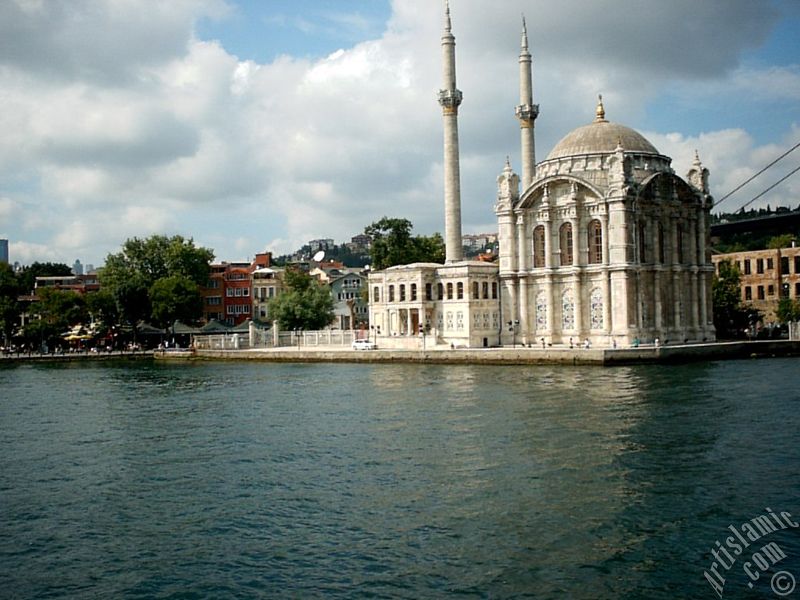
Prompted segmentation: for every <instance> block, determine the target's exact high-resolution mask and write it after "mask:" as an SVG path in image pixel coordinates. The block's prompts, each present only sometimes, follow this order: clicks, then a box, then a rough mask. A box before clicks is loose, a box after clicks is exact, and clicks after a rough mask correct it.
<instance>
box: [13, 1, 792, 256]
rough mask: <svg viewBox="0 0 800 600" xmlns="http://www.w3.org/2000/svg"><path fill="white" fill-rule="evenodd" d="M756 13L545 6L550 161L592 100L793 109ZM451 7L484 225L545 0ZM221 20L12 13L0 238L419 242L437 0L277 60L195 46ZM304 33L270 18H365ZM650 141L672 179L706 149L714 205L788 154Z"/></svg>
mask: <svg viewBox="0 0 800 600" xmlns="http://www.w3.org/2000/svg"><path fill="white" fill-rule="evenodd" d="M758 7H760V8H757V7H756V5H755V4H754V3H752V2H750V1H749V0H730V1H728V2H725V3H724V9H723V8H721V4H720V3H717V2H706V3H700V4H697V3H696V2H694V0H675V1H673V2H669V3H641V2H638V1H635V0H615V1H614V2H612V1H611V0H606V1H603V2H592V3H586V2H583V1H579V0H565V2H562V3H560V4H558V6H556V5H548V6H541V7H537V10H536V14H530V13H529V14H528V17H529V20H528V26H529V32H530V38H531V46H532V51H533V53H534V77H535V81H536V96H537V101H538V102H540V103H541V116H540V118H539V120H538V121H537V153H538V155H539V157H540V158H543V157H544V156H545V155H546V154H547V152H548V150H549V148H551V147H552V146H553V145H554V144H555V142H556V141H557V140H558V139H559V138H560V137H562V136H563V135H564V134H566V133H567V132H568V131H569V130H571V129H572V128H574V127H576V126H578V125H581V124H583V123H586V122H588V121H590V120H591V118H592V116H593V111H594V99H595V97H596V93H597V92H599V91H602V92H603V93H604V97H605V98H606V107H607V109H608V113H609V118H611V119H612V120H616V121H621V122H623V123H628V124H630V123H631V122H635V121H637V120H639V119H640V117H642V115H645V114H646V112H647V107H648V102H650V101H651V100H652V99H653V98H654V97H656V96H657V95H658V94H659V93H661V92H663V90H665V89H670V90H676V89H678V90H680V94H681V96H680V97H681V102H682V103H684V104H685V105H691V103H692V102H708V101H709V98H710V97H712V96H713V95H714V93H716V92H718V91H719V90H723V91H724V92H725V93H741V94H747V95H748V96H749V97H753V96H755V95H757V94H758V93H759V91H760V93H761V94H762V95H763V96H764V98H765V99H766V100H769V101H770V102H794V101H795V100H796V99H797V98H798V94H799V93H800V92H798V89H799V85H800V84H798V80H799V79H800V76H799V75H798V71H797V67H796V66H770V65H762V66H752V65H750V66H747V67H744V66H740V65H739V60H740V56H741V53H742V51H743V49H745V48H750V47H753V46H754V45H756V44H758V43H759V42H760V41H762V40H763V39H764V38H765V36H766V35H767V34H768V32H769V30H770V28H771V27H772V26H773V24H774V23H775V20H776V14H775V13H774V11H772V9H771V8H769V7H768V6H767V7H764V6H763V5H758ZM452 9H453V26H454V33H455V35H456V37H457V44H458V45H457V56H458V78H459V87H460V88H461V89H462V90H463V91H464V97H465V100H464V104H463V105H462V108H461V116H460V126H461V149H462V190H463V192H462V193H463V203H464V211H463V212H464V229H465V231H474V230H485V229H486V228H487V227H488V224H491V223H492V222H493V216H492V212H491V210H492V208H491V207H492V204H493V201H494V195H495V188H494V186H495V183H494V182H495V176H496V174H497V173H499V171H500V170H501V169H502V166H503V161H504V159H505V156H506V155H507V154H510V155H511V157H512V160H516V157H517V155H518V146H519V141H518V136H519V133H518V125H517V122H516V121H515V119H514V116H513V110H514V106H515V105H516V104H517V103H518V87H517V86H518V83H517V77H518V66H517V54H518V49H519V29H520V18H519V15H520V13H521V12H523V11H525V10H528V11H530V10H531V6H530V5H529V3H528V2H526V1H524V0H508V1H507V2H504V3H502V6H499V5H498V6H497V7H494V8H493V10H486V3H485V2H483V1H480V2H479V1H478V0H459V2H457V3H456V2H454V3H453V6H452ZM226 11H231V8H230V7H228V6H227V5H226V4H224V3H223V2H221V1H217V0H203V1H202V2H194V1H191V0H179V1H175V2H169V3H162V2H155V1H153V2H151V3H147V4H146V7H145V8H142V4H141V2H140V1H138V0H136V1H134V0H80V1H77V2H66V0H54V1H53V2H39V3H36V2H32V1H30V2H22V1H21V0H17V1H15V2H12V3H9V2H6V3H2V4H0V40H3V41H0V45H2V46H0V47H2V48H3V51H2V52H0V89H2V90H3V94H2V95H0V127H1V128H2V129H3V132H4V135H3V136H2V137H0V198H2V200H0V228H2V229H5V230H7V231H8V232H9V236H10V237H11V238H12V242H13V240H16V242H13V243H12V248H17V250H18V252H19V256H23V255H24V256H26V257H30V258H33V259H46V260H53V259H58V260H63V261H68V260H69V261H71V260H73V259H74V258H76V257H79V258H81V260H82V261H84V262H93V263H95V264H99V263H101V262H102V260H103V258H104V257H105V255H106V254H107V253H108V252H113V251H116V250H117V249H118V247H119V245H120V244H121V243H122V242H123V241H124V240H125V239H126V238H127V237H130V236H134V235H137V236H145V235H149V234H151V233H156V232H163V233H183V234H184V235H187V236H193V237H195V238H196V239H197V240H198V241H200V240H205V242H204V243H206V244H208V245H211V246H212V247H213V248H214V249H215V251H216V255H217V257H218V258H220V259H235V258H237V257H239V258H241V257H243V256H248V255H252V254H254V253H255V252H257V251H262V250H264V249H265V248H267V247H269V248H271V249H273V250H275V251H278V252H285V251H289V250H292V249H294V248H296V247H298V246H300V245H301V244H302V243H304V242H305V241H306V240H307V239H310V238H312V237H321V236H324V237H334V238H336V239H337V240H346V239H349V237H351V236H352V235H354V234H355V233H358V232H359V231H360V230H361V229H362V228H363V227H364V226H365V225H366V224H368V223H370V222H371V221H373V220H375V219H377V218H380V217H381V216H383V215H389V216H402V217H407V218H409V219H410V220H412V222H413V223H414V225H415V230H416V231H419V232H423V233H430V232H433V231H436V230H441V229H442V224H443V209H442V206H441V200H440V199H441V196H442V174H441V156H442V150H441V116H440V115H441V111H440V108H439V106H438V104H437V102H436V91H437V90H438V88H439V87H440V71H441V57H440V47H439V39H440V33H441V24H442V15H441V3H438V2H423V1H422V0H393V2H392V16H391V19H390V21H389V22H388V23H387V26H386V31H385V33H384V34H383V36H382V37H380V38H379V39H372V40H365V41H363V42H361V43H358V44H355V45H353V46H352V47H350V48H343V49H342V50H340V51H338V52H335V53H332V54H331V55H330V56H327V57H324V58H322V59H319V60H316V61H311V60H308V59H301V58H293V57H290V56H282V57H280V58H278V59H276V60H274V61H273V62H271V63H269V64H257V63H255V62H253V61H249V60H239V59H237V58H236V57H235V56H233V55H232V54H230V53H229V52H227V51H226V50H225V48H224V47H223V46H222V45H221V43H220V42H208V41H201V40H197V39H196V38H195V37H194V33H193V31H194V29H193V27H194V23H195V22H196V21H197V19H200V18H205V17H212V18H220V17H222V16H224V14H225V12H226ZM233 11H234V12H235V7H234V8H233ZM688 14H691V15H692V18H691V19H688V18H687V15H688ZM309 19H311V17H308V16H307V17H306V22H305V23H304V24H300V23H299V22H298V20H297V19H296V18H294V17H292V16H289V15H275V21H276V22H278V21H280V22H282V23H284V24H288V25H291V26H296V27H297V26H302V27H304V28H306V29H308V30H321V29H323V28H325V27H330V26H331V23H333V22H337V23H338V26H340V27H346V28H348V29H352V30H353V31H356V30H362V29H363V28H365V27H366V26H367V24H366V22H365V21H363V20H361V19H360V17H359V16H358V15H355V14H349V15H345V14H333V13H329V14H326V15H324V16H323V17H322V18H321V19H320V20H314V21H311V20H309ZM12 46H13V47H12ZM7 48H10V50H8V51H6V49H7ZM786 129H787V132H786V135H787V138H786V139H788V137H790V135H791V132H789V131H788V129H789V126H788V125H787V127H786ZM669 131H673V133H669ZM796 133H797V132H796V130H795V131H794V134H796ZM646 135H647V136H648V137H649V138H650V139H651V140H652V141H653V142H654V143H655V144H656V146H657V147H658V148H659V149H660V150H661V151H662V152H665V153H667V154H672V155H673V156H674V157H675V165H676V170H678V172H679V173H680V174H683V172H684V171H685V169H686V167H688V163H689V162H690V161H691V158H692V156H693V152H694V149H695V148H698V149H699V150H700V152H701V157H702V158H703V160H704V162H705V163H706V164H707V165H708V166H709V168H710V169H711V170H712V184H713V185H714V186H715V193H717V192H716V190H717V189H727V188H728V186H729V185H731V184H735V183H734V182H738V180H739V178H740V177H741V176H746V173H748V172H754V170H757V169H758V168H759V167H760V166H762V165H763V164H765V161H768V160H769V157H770V156H772V157H774V156H775V155H777V154H776V153H779V150H780V148H781V147H782V144H783V143H785V141H786V140H784V139H781V140H775V141H773V142H772V143H770V144H765V143H760V144H757V143H756V142H754V137H753V132H752V131H751V130H749V129H747V128H746V126H745V124H742V125H741V127H735V128H729V129H725V130H723V131H709V132H707V133H704V134H702V135H695V136H694V137H692V136H690V135H689V133H687V132H686V131H684V130H682V128H681V124H680V123H678V124H675V125H674V127H670V129H669V130H668V131H667V132H666V133H665V132H651V133H646ZM787 183H788V182H787ZM794 185H795V184H792V186H794ZM792 186H789V187H788V188H786V189H785V190H784V191H783V192H781V193H783V194H785V195H788V194H789V193H795V192H796V189H795V188H794V187H792ZM782 189H783V188H782ZM776 192H777V190H776ZM765 200H766V199H765ZM773 203H774V201H773ZM70 232H72V234H70ZM14 244H16V245H14ZM247 244H252V247H251V248H249V249H248V248H247V247H246V245H247ZM37 253H40V254H37Z"/></svg>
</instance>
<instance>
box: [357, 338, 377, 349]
mask: <svg viewBox="0 0 800 600" xmlns="http://www.w3.org/2000/svg"><path fill="white" fill-rule="evenodd" d="M377 347H378V346H377V345H375V342H373V341H371V340H356V341H354V342H353V350H375V349H376V348H377Z"/></svg>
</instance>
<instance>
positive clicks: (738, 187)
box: [714, 142, 800, 208]
mask: <svg viewBox="0 0 800 600" xmlns="http://www.w3.org/2000/svg"><path fill="white" fill-rule="evenodd" d="M798 148H800V142H797V143H796V144H795V145H794V146H792V147H791V148H789V149H788V150H787V151H786V152H784V153H783V154H781V155H780V156H779V157H778V158H776V159H775V160H773V161H772V162H771V163H769V164H768V165H767V166H766V167H764V168H763V169H761V170H760V171H759V172H758V173H756V174H755V175H753V176H752V177H750V178H749V179H747V180H746V181H744V182H743V183H740V184H739V185H738V186H736V187H735V188H734V189H732V190H731V191H730V192H728V193H727V194H725V195H724V196H723V197H722V198H720V199H719V200H717V201H716V202H715V203H714V208H716V207H717V206H719V205H720V204H722V202H723V201H725V200H727V199H728V198H729V197H730V196H732V195H733V194H735V193H736V192H738V191H739V190H740V189H742V188H743V187H744V186H746V185H747V184H748V183H750V182H751V181H753V179H755V178H756V177H758V176H759V175H761V174H762V173H763V172H764V171H766V170H767V169H769V168H770V167H772V166H773V165H774V164H775V163H777V162H778V161H779V160H781V159H783V158H784V157H786V156H788V155H789V154H791V153H792V152H794V151H795V150H797V149H798ZM790 174H791V173H790ZM784 179H786V177H784V178H783V179H781V181H783V180H784ZM781 181H779V182H778V183H780V182H781ZM775 185H777V184H775ZM773 187H775V186H774V185H773V186H772V187H770V188H768V189H767V190H765V191H764V192H762V193H761V194H759V195H758V196H756V197H755V198H753V200H756V199H757V198H760V197H761V196H763V195H764V194H765V193H766V192H768V191H769V190H771V189H772V188H773ZM753 200H750V202H748V203H747V204H745V206H747V205H749V204H750V203H751V202H753ZM742 208H744V207H742Z"/></svg>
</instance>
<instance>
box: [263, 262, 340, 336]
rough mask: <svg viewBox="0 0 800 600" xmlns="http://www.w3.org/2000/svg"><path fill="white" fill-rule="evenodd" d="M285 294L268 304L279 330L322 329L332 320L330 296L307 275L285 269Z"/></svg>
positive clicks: (328, 290) (331, 300)
mask: <svg viewBox="0 0 800 600" xmlns="http://www.w3.org/2000/svg"><path fill="white" fill-rule="evenodd" d="M284 283H285V284H286V288H287V290H286V292H284V293H283V294H280V295H279V296H277V297H275V298H273V299H272V300H270V301H269V305H268V309H269V314H270V315H271V317H272V318H273V319H275V320H276V321H278V324H279V325H280V327H281V329H288V330H294V329H304V330H315V329H322V328H324V327H327V326H328V325H330V323H331V321H333V297H332V296H331V293H330V289H329V288H328V287H327V286H322V285H320V284H319V283H318V282H317V281H316V280H315V279H314V278H313V277H311V276H310V275H309V274H308V273H304V272H302V271H298V270H294V269H287V270H286V271H285V272H284Z"/></svg>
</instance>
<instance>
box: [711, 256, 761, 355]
mask: <svg viewBox="0 0 800 600" xmlns="http://www.w3.org/2000/svg"><path fill="white" fill-rule="evenodd" d="M740 280H741V275H740V273H739V269H738V267H736V265H734V264H732V263H730V262H729V261H723V262H721V263H720V264H719V275H715V276H714V281H713V283H712V285H711V298H712V303H713V307H714V327H715V328H716V329H717V337H718V338H720V339H724V338H735V337H738V336H739V334H740V332H741V331H743V330H745V329H747V327H749V326H750V319H751V317H752V316H753V314H752V313H754V312H756V311H749V310H747V309H746V308H745V307H744V306H742V300H741V294H742V293H741V288H740V286H739V283H740Z"/></svg>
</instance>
